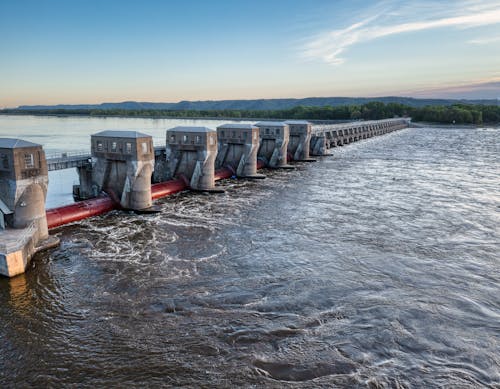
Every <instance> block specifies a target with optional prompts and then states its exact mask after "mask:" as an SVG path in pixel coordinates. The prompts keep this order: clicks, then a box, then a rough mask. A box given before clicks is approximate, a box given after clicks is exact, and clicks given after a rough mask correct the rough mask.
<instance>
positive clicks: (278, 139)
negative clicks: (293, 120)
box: [255, 122, 290, 168]
mask: <svg viewBox="0 0 500 389" xmlns="http://www.w3.org/2000/svg"><path fill="white" fill-rule="evenodd" d="M255 126H256V127H258V128H259V135H260V147H259V153H258V158H259V159H261V160H262V161H264V163H265V164H266V166H267V167H270V168H289V167H290V166H289V165H288V164H287V149H288V141H289V139H290V129H289V127H288V124H285V123H282V122H259V123H256V124H255Z"/></svg>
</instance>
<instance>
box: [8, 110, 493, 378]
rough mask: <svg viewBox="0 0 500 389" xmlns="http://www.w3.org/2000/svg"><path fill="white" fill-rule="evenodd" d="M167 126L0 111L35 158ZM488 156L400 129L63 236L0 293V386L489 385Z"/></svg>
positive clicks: (481, 141)
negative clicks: (99, 136)
mask: <svg viewBox="0 0 500 389" xmlns="http://www.w3.org/2000/svg"><path fill="white" fill-rule="evenodd" d="M16 121H17V122H16ZM13 122H16V124H13ZM178 122H179V121H176V122H175V123H174V121H171V120H162V121H155V120H148V119H99V118H95V119H89V118H42V117H15V118H12V117H2V116H0V136H10V137H14V136H15V137H22V138H24V139H27V140H32V141H36V142H39V143H43V144H44V146H45V148H46V150H47V152H48V153H49V152H50V151H58V150H63V149H64V150H66V149H70V148H71V149H75V150H76V149H81V148H88V146H87V145H88V142H89V137H88V135H89V134H90V133H92V132H95V131H97V130H100V129H108V128H109V129H112V128H122V129H123V128H130V129H138V130H143V131H144V132H146V133H150V134H152V135H153V136H154V137H155V141H156V140H158V141H161V140H162V138H163V133H164V130H165V129H166V128H169V127H173V126H174V125H178ZM182 122H183V123H188V124H197V125H208V126H210V127H215V126H216V125H218V123H219V122H212V121H189V122H186V121H182ZM30 123H31V125H30ZM40 129H44V131H43V133H41V132H40ZM13 131H15V133H14V132H13ZM499 155H500V129H498V128H478V129H471V128H453V127H447V128H411V129H405V130H401V131H398V132H395V133H391V134H388V135H384V136H380V137H376V138H371V139H369V140H364V141H361V142H358V143H356V144H353V145H348V146H345V147H343V148H336V149H333V156H331V157H322V158H319V159H318V162H316V163H304V164H297V165H296V166H297V169H296V170H294V171H265V172H264V173H265V174H266V175H267V179H266V180H259V181H237V180H228V181H224V182H221V183H220V185H221V186H222V187H223V188H224V189H225V190H226V192H225V193H224V194H194V193H187V192H185V193H181V194H178V195H175V196H172V197H169V198H166V199H163V200H161V201H159V202H158V204H159V205H160V206H161V210H162V211H161V213H159V214H156V215H136V214H133V213H124V212H119V211H115V212H112V213H109V214H107V215H104V216H100V217H96V218H93V219H90V220H85V221H82V222H79V223H75V224H73V225H70V226H66V227H63V228H60V229H58V230H56V231H55V232H54V233H55V234H56V235H57V236H58V237H59V238H60V239H61V247H60V248H58V249H55V250H53V251H51V252H48V253H44V254H40V255H37V256H36V258H35V259H34V260H33V261H32V264H31V265H30V267H29V269H28V271H27V273H26V274H24V275H21V276H18V277H16V278H13V279H10V280H9V279H5V278H3V279H0V387H23V386H36V387H59V386H74V387H89V388H93V387H125V386H132V387H144V386H147V387H160V386H167V387H169V386H174V387H238V386H241V387H263V386H265V387H271V388H282V387H292V388H293V387H297V388H298V387H332V386H342V387H399V388H410V387H412V388H413V387H414V388H421V387H453V388H454V387H465V388H468V387H470V388H477V387H498V385H500V298H499V296H500V255H499V253H500V158H499ZM52 179H53V178H52V177H51V180H52ZM54 180H57V177H56V178H55V179H54ZM51 185H52V184H51ZM64 190H66V189H64ZM56 192H57V191H55V192H53V194H51V196H53V197H52V200H51V201H52V202H53V204H56V203H59V202H62V201H63V197H59V198H58V197H57V193H56ZM70 192H71V189H70V188H69V189H68V190H67V193H70Z"/></svg>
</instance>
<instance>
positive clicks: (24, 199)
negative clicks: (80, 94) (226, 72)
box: [0, 119, 410, 277]
mask: <svg viewBox="0 0 500 389" xmlns="http://www.w3.org/2000/svg"><path fill="white" fill-rule="evenodd" d="M409 123H410V121H409V119H387V120H378V121H366V122H364V121H361V122H353V123H343V124H328V125H312V124H311V123H309V122H307V121H302V120H300V121H297V120H290V121H285V122H279V121H262V122H258V123H256V124H255V125H252V124H235V123H231V124H225V125H222V126H219V127H218V128H217V129H216V130H215V129H210V128H207V127H175V128H172V129H169V130H167V131H166V134H165V141H166V144H165V146H164V147H162V146H159V147H154V145H153V141H152V137H151V136H150V135H147V134H144V133H141V132H137V131H123V130H119V131H113V130H106V131H101V132H98V133H96V134H94V135H92V136H91V147H90V152H89V153H78V154H71V153H62V154H61V155H60V156H57V157H55V158H49V159H47V158H46V156H45V152H44V151H43V147H42V146H41V145H39V144H35V143H31V142H27V141H24V140H20V139H11V138H0V275H3V276H7V277H13V276H15V275H18V274H21V273H24V272H25V271H26V268H27V266H28V265H29V262H30V260H31V258H32V257H33V255H35V254H36V253H37V252H39V251H41V250H46V249H48V248H52V247H55V246H57V245H58V243H59V242H58V240H57V239H56V238H55V237H52V236H50V235H49V230H50V229H53V228H56V227H59V226H62V225H65V224H68V223H72V222H76V221H79V220H83V219H85V218H89V217H92V216H96V215H100V214H103V213H106V212H109V211H111V210H113V209H127V210H133V211H137V212H148V211H150V210H151V209H152V207H153V201H154V200H156V199H158V198H161V197H165V196H168V195H171V194H173V193H177V192H180V191H183V190H188V189H190V190H194V191H205V192H221V191H222V190H220V189H218V188H217V187H216V186H215V182H216V181H218V180H221V179H226V178H231V177H238V178H244V179H255V178H265V176H264V175H262V174H258V173H257V171H258V169H260V168H263V167H267V168H272V169H280V168H282V169H283V168H284V169H293V166H292V165H290V164H289V162H292V161H313V159H312V158H311V156H322V155H329V150H330V149H331V148H334V147H341V146H344V145H347V144H349V143H352V142H356V141H359V140H362V139H367V138H371V137H373V136H377V135H383V134H386V133H389V132H392V131H396V130H399V129H402V128H406V127H408V126H409ZM69 168H76V169H77V172H78V176H79V181H80V183H79V185H75V186H74V187H73V194H74V197H75V200H78V201H77V202H75V203H74V204H70V205H66V206H63V207H58V208H53V209H49V210H46V209H45V201H46V196H47V188H48V184H49V182H48V171H51V170H61V169H69Z"/></svg>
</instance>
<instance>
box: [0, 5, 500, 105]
mask: <svg viewBox="0 0 500 389" xmlns="http://www.w3.org/2000/svg"><path fill="white" fill-rule="evenodd" d="M388 95H397V96H414V97H442V98H500V0H481V1H480V0H439V1H436V0H434V1H427V0H412V1H403V0H374V1H370V0H308V1H304V0H265V1H261V0H227V1H222V0H210V1H208V0H205V1H202V0H200V1H197V0H182V1H175V0H141V1H137V0H136V1H130V0H120V1H115V0H106V1H105V0H99V1H98V0H84V1H81V0H71V1H67V0H64V1H62V0H37V1H29V0H16V1H13V0H0V108H6V107H16V106H18V105H33V104H79V103H82V104H83V103H86V104H91V103H101V102H119V101H130V100H134V101H152V102H176V101H181V100H223V99H255V98H286V97H295V98H301V97H311V96H352V97H373V96H388Z"/></svg>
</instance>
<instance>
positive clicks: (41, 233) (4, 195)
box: [0, 138, 49, 240]
mask: <svg viewBox="0 0 500 389" xmlns="http://www.w3.org/2000/svg"><path fill="white" fill-rule="evenodd" d="M48 183H49V178H48V172H47V161H46V159H45V152H44V151H43V148H42V146H41V145H39V144H36V143H31V142H27V141H24V140H20V139H10V138H0V209H1V210H0V218H1V219H2V220H0V226H3V227H4V228H5V227H12V228H27V227H29V226H30V225H31V224H34V226H35V229H36V231H37V233H36V238H37V240H40V239H46V238H47V237H48V235H49V233H48V229H47V218H46V216H45V200H46V197H47V186H48Z"/></svg>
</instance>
